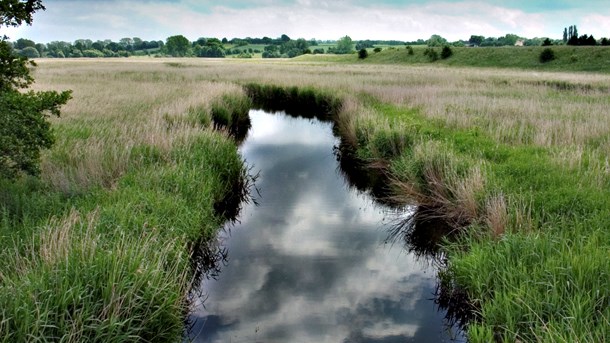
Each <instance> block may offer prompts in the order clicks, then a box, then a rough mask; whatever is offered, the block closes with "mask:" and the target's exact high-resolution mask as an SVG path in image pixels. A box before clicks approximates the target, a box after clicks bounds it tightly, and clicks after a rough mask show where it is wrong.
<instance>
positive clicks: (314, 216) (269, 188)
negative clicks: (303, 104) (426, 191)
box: [194, 113, 443, 342]
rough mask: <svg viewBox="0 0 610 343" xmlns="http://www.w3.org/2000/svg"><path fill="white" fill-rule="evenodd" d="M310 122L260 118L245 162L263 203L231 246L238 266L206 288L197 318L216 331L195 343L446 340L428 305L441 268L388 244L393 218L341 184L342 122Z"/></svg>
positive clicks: (246, 217)
mask: <svg viewBox="0 0 610 343" xmlns="http://www.w3.org/2000/svg"><path fill="white" fill-rule="evenodd" d="M303 122H304V120H303V119H300V120H298V121H297V120H295V119H290V118H284V119H283V118H282V117H280V116H265V117H262V116H261V115H259V114H256V113H253V114H252V124H253V134H252V135H251V136H249V137H248V140H247V142H246V146H245V147H244V148H243V149H242V153H243V154H244V155H245V157H246V159H247V160H248V161H250V162H251V163H254V165H255V167H257V166H258V167H260V168H263V170H262V171H261V179H260V180H259V182H258V183H257V187H259V188H260V191H261V193H262V195H261V199H260V205H259V206H251V207H248V208H246V209H245V212H244V213H243V215H242V216H241V217H242V218H241V224H239V225H238V227H236V228H234V229H233V230H232V231H233V233H232V237H231V238H230V239H229V240H228V242H227V247H228V249H229V260H230V262H229V265H228V266H227V267H226V268H225V269H224V270H223V271H222V273H221V275H220V278H219V281H218V282H214V283H208V284H206V285H205V287H207V288H206V289H207V290H208V291H209V294H210V298H208V301H207V302H206V303H205V306H206V309H205V310H203V309H200V310H199V311H198V312H197V313H195V314H194V317H196V318H199V321H198V322H196V328H195V332H200V331H201V330H202V327H203V326H205V329H206V330H205V332H204V333H203V334H202V337H199V338H198V339H197V340H195V341H202V342H216V341H217V342H223V341H229V340H232V341H265V342H285V341H298V342H319V341H329V342H341V341H356V342H357V341H373V342H374V341H380V342H381V341H387V339H394V340H400V341H405V340H407V339H408V338H410V337H414V336H416V335H417V334H418V333H420V334H423V335H426V334H427V335H429V336H430V334H431V333H432V334H434V333H435V332H436V333H438V332H441V331H442V323H443V321H442V315H438V314H437V313H436V311H435V309H434V305H433V303H432V302H431V301H429V300H428V299H429V298H430V297H431V294H432V291H433V287H434V283H435V279H434V276H433V275H434V273H433V271H432V270H431V269H430V268H429V266H426V265H423V264H421V263H419V262H417V261H416V260H415V259H414V257H413V256H411V255H408V254H407V253H406V252H405V251H404V250H403V249H402V247H400V246H398V245H397V246H392V247H389V246H387V245H384V244H383V241H384V239H385V238H386V233H385V232H384V231H382V230H380V229H379V225H380V223H381V222H382V221H383V216H384V212H383V211H382V210H381V209H380V208H379V207H377V206H376V205H374V203H373V202H372V199H370V198H368V197H364V196H362V195H358V194H357V192H355V191H348V189H347V188H346V186H345V185H344V184H343V182H342V180H340V179H338V177H340V176H339V175H338V174H337V173H336V167H337V162H336V160H335V159H334V158H333V155H332V146H333V144H334V143H335V139H334V138H333V137H332V135H331V132H332V131H331V130H332V129H331V127H330V125H318V126H317V127H314V126H312V125H307V123H303ZM303 124H305V125H303ZM259 129H260V130H259ZM272 136H275V137H276V138H278V141H277V142H274V141H273V140H272V139H271V137H272ZM312 137H317V139H313V138H312ZM293 148H296V149H293ZM204 322H205V324H203V323H204ZM435 325H436V326H435ZM424 328H425V329H424ZM422 330H423V331H424V332H423V333H422ZM432 336H433V335H432ZM431 341H434V342H436V341H438V339H436V337H434V339H432V340H431Z"/></svg>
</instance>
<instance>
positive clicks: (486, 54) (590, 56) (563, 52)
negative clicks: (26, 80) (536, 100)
mask: <svg viewBox="0 0 610 343" xmlns="http://www.w3.org/2000/svg"><path fill="white" fill-rule="evenodd" d="M546 48H547V47H541V46H536V47H485V48H481V47H477V48H466V47H460V48H457V47H452V48H451V49H452V51H453V55H452V56H451V57H449V58H447V59H440V57H439V59H438V60H437V61H434V62H431V61H430V59H429V58H428V56H426V55H424V52H425V50H426V49H427V47H424V46H414V47H413V54H412V55H411V54H409V52H408V50H407V49H405V48H404V47H401V48H395V49H392V48H389V49H384V50H383V51H381V52H378V53H375V52H373V51H372V49H371V50H370V51H369V56H368V57H367V58H366V59H363V60H361V59H358V55H357V54H355V53H354V54H351V55H315V56H314V55H304V56H300V57H298V58H297V60H299V61H320V62H349V63H380V64H437V65H449V66H462V67H493V68H520V69H535V70H541V71H542V70H545V71H587V72H603V73H610V47H608V46H603V47H602V46H586V47H584V46H582V47H580V46H579V47H576V46H551V47H548V48H550V49H552V50H553V52H554V53H555V57H556V58H555V60H552V61H550V62H547V63H541V62H540V60H539V57H540V54H541V53H542V51H543V50H544V49H546ZM434 50H435V51H436V52H437V53H438V55H439V56H440V54H441V48H434Z"/></svg>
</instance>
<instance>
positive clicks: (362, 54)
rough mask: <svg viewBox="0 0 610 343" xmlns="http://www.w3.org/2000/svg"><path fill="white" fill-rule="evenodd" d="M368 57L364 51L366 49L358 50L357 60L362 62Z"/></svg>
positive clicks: (367, 53)
mask: <svg viewBox="0 0 610 343" xmlns="http://www.w3.org/2000/svg"><path fill="white" fill-rule="evenodd" d="M367 57H369V52H368V51H366V49H364V48H362V49H360V50H358V58H359V59H361V60H363V59H365V58H367Z"/></svg>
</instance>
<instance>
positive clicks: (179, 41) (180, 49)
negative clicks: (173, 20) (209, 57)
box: [165, 35, 191, 57]
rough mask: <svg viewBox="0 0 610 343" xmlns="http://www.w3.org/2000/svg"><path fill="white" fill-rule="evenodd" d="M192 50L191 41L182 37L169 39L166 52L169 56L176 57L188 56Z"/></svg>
mask: <svg viewBox="0 0 610 343" xmlns="http://www.w3.org/2000/svg"><path fill="white" fill-rule="evenodd" d="M190 50H191V43H190V42H189V40H188V39H187V38H186V37H184V36H182V35H177V36H171V37H168V38H167V41H166V43H165V51H166V53H167V54H168V55H170V56H174V57H184V56H188V55H189V53H190Z"/></svg>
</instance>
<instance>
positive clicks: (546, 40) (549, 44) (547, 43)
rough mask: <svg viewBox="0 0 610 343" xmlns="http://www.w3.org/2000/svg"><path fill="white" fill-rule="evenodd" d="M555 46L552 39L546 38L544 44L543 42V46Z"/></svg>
mask: <svg viewBox="0 0 610 343" xmlns="http://www.w3.org/2000/svg"><path fill="white" fill-rule="evenodd" d="M551 45H553V42H551V40H550V39H548V38H546V39H545V40H544V41H543V42H542V46H551Z"/></svg>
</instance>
